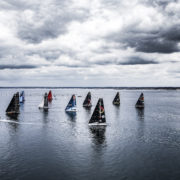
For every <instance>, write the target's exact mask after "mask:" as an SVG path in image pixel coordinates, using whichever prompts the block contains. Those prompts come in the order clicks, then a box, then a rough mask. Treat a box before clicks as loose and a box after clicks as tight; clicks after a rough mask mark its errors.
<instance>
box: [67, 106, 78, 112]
mask: <svg viewBox="0 0 180 180" xmlns="http://www.w3.org/2000/svg"><path fill="white" fill-rule="evenodd" d="M65 111H66V112H76V111H77V109H76V107H71V108H67V109H66V110H65Z"/></svg>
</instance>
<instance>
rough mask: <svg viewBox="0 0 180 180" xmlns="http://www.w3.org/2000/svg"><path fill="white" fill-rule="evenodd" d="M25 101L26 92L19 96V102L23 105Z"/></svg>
mask: <svg viewBox="0 0 180 180" xmlns="http://www.w3.org/2000/svg"><path fill="white" fill-rule="evenodd" d="M24 101H25V93H24V91H21V93H20V96H19V102H20V103H23V102H24Z"/></svg>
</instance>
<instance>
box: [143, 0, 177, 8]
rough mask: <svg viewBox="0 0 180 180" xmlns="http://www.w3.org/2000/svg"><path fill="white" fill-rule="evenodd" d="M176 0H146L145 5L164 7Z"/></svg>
mask: <svg viewBox="0 0 180 180" xmlns="http://www.w3.org/2000/svg"><path fill="white" fill-rule="evenodd" d="M177 1H178V0H146V1H145V2H146V3H147V5H152V6H154V7H160V8H165V7H166V6H167V5H168V4H169V3H172V2H177Z"/></svg>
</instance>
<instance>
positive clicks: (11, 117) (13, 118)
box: [6, 114, 19, 130]
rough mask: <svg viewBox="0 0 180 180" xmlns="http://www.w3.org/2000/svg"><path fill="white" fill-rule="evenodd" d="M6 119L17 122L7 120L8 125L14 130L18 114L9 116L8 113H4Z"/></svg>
mask: <svg viewBox="0 0 180 180" xmlns="http://www.w3.org/2000/svg"><path fill="white" fill-rule="evenodd" d="M6 119H7V120H10V121H12V122H13V121H14V122H17V123H12V122H9V123H8V124H9V126H10V127H13V129H14V130H16V129H17V128H18V126H19V124H18V122H19V115H18V114H14V115H12V116H9V115H6Z"/></svg>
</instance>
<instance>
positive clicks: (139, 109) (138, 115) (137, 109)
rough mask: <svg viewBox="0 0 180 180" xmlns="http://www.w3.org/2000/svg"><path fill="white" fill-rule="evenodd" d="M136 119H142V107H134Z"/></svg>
mask: <svg viewBox="0 0 180 180" xmlns="http://www.w3.org/2000/svg"><path fill="white" fill-rule="evenodd" d="M136 113H137V119H138V120H141V121H144V108H136Z"/></svg>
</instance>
